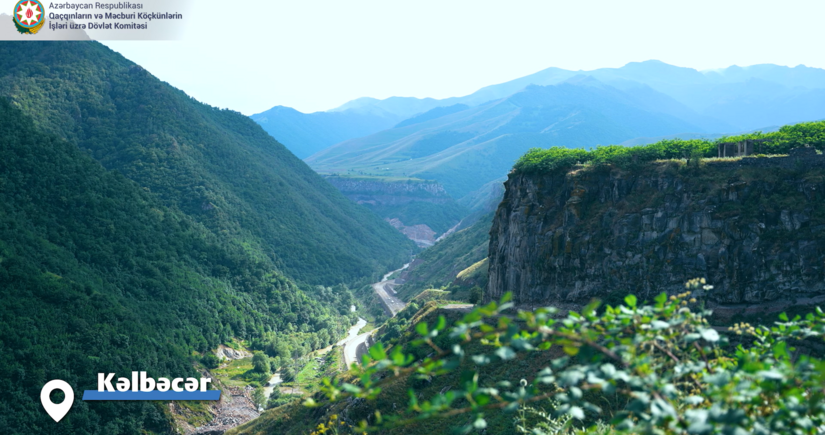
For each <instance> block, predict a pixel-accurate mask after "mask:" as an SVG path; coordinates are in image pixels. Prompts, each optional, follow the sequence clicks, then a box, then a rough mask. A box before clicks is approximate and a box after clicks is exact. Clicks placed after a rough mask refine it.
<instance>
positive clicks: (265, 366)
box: [252, 351, 272, 375]
mask: <svg viewBox="0 0 825 435" xmlns="http://www.w3.org/2000/svg"><path fill="white" fill-rule="evenodd" d="M252 366H253V367H254V368H255V371H256V372H258V373H263V374H265V375H268V374H270V373H272V369H271V367H270V366H269V357H268V356H266V354H265V353H263V352H261V351H255V352H254V354H253V355H252Z"/></svg>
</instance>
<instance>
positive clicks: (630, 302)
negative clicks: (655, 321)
mask: <svg viewBox="0 0 825 435" xmlns="http://www.w3.org/2000/svg"><path fill="white" fill-rule="evenodd" d="M624 303H625V304H627V306H628V307H630V308H636V296H634V295H627V296H625V297H624Z"/></svg>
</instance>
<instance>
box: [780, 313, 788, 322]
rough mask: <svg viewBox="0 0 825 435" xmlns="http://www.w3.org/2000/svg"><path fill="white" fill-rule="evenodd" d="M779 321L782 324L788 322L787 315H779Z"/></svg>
mask: <svg viewBox="0 0 825 435" xmlns="http://www.w3.org/2000/svg"><path fill="white" fill-rule="evenodd" d="M779 320H781V321H783V322H787V321H788V315H787V314H786V313H782V314H780V315H779Z"/></svg>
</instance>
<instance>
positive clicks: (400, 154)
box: [252, 60, 825, 202]
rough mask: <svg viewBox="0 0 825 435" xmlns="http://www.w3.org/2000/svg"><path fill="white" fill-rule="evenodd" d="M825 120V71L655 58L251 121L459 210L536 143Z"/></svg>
mask: <svg viewBox="0 0 825 435" xmlns="http://www.w3.org/2000/svg"><path fill="white" fill-rule="evenodd" d="M276 109H277V110H276ZM823 118H825V70H822V69H818V68H809V67H805V66H797V67H794V68H789V67H784V66H777V65H754V66H750V67H738V66H732V67H729V68H725V69H720V70H712V71H697V70H695V69H691V68H682V67H677V66H673V65H668V64H665V63H663V62H659V61H655V60H651V61H646V62H633V63H629V64H627V65H625V66H623V67H621V68H602V69H597V70H593V71H570V70H564V69H560V68H548V69H545V70H543V71H539V72H537V73H535V74H531V75H529V76H526V77H521V78H518V79H515V80H512V81H509V82H506V83H501V84H497V85H492V86H487V87H485V88H482V89H479V90H478V91H476V92H474V93H472V94H470V95H467V96H463V97H455V98H446V99H442V100H436V99H432V98H423V99H420V98H411V97H392V98H387V99H384V100H378V99H374V98H359V99H357V100H353V101H350V102H348V103H346V104H344V105H343V106H341V107H338V108H336V109H333V110H330V111H328V112H318V113H312V114H302V113H300V112H297V111H293V110H291V109H288V108H274V109H272V110H270V111H268V112H264V113H262V114H259V115H254V116H253V117H252V119H254V120H256V121H257V122H258V123H259V124H261V125H262V126H263V127H264V129H266V130H267V131H268V132H269V133H270V134H272V135H273V136H274V137H275V138H276V139H279V140H280V141H282V142H284V143H285V145H286V146H287V147H288V148H289V149H290V150H292V151H293V152H294V153H296V155H298V156H299V157H302V158H304V159H305V161H306V162H307V163H309V164H310V166H311V167H312V168H313V169H315V170H316V171H319V172H322V173H338V174H345V173H358V174H360V175H370V176H392V177H416V178H421V179H430V180H437V181H438V182H440V183H441V184H442V185H443V186H444V188H445V189H446V190H447V192H448V193H449V194H450V195H451V196H453V197H454V198H456V199H457V200H459V202H462V198H464V197H465V196H466V197H467V198H474V199H473V200H472V201H470V200H469V199H466V200H463V202H468V201H469V202H478V200H479V198H481V199H482V202H483V201H484V200H488V199H489V198H487V196H489V195H488V194H486V193H485V192H489V191H490V189H489V186H487V187H485V188H484V189H482V187H483V186H485V184H488V183H490V182H492V181H493V180H497V179H500V178H501V177H503V176H504V175H506V174H507V172H508V171H509V169H510V168H511V167H512V165H513V162H514V161H515V160H516V159H517V158H518V157H519V156H521V155H522V154H524V153H525V152H526V151H527V150H528V149H529V148H532V147H550V146H566V147H585V148H590V147H594V146H596V145H600V144H602V145H607V144H625V145H637V144H643V143H650V142H651V141H655V140H656V139H657V138H673V137H683V138H697V137H707V138H716V137H720V136H722V135H724V134H733V133H740V132H745V131H753V130H759V129H775V128H776V127H777V126H781V125H784V124H790V123H796V122H803V121H811V120H819V119H823ZM336 141H337V142H336ZM333 142H335V143H333ZM479 189H480V190H479Z"/></svg>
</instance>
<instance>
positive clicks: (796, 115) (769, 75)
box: [253, 60, 825, 155]
mask: <svg viewBox="0 0 825 435" xmlns="http://www.w3.org/2000/svg"><path fill="white" fill-rule="evenodd" d="M576 76H588V77H592V78H595V79H596V80H598V81H600V82H602V83H604V84H606V85H609V86H612V87H614V88H616V89H619V90H621V91H624V92H627V93H630V94H633V95H640V94H647V96H648V97H652V94H653V92H651V91H655V93H659V94H663V95H664V96H665V97H670V99H672V100H674V102H675V103H679V105H681V107H678V109H677V106H674V107H673V109H674V110H676V111H678V112H679V114H680V115H677V116H679V117H680V118H683V119H684V120H686V121H688V122H690V123H692V124H694V125H695V126H696V127H699V128H700V130H697V131H692V133H733V132H739V131H746V130H753V129H758V128H762V127H768V126H773V125H781V124H788V123H794V122H800V121H807V120H813V119H821V118H823V117H825V98H823V97H825V70H822V69H819V68H810V67H805V66H802V65H799V66H796V67H793V68H790V67H785V66H778V65H771V64H765V65H753V66H749V67H739V66H731V67H728V68H724V69H719V70H709V71H697V70H695V69H692V68H683V67H677V66H673V65H668V64H665V63H663V62H660V61H656V60H650V61H645V62H631V63H629V64H627V65H625V66H623V67H621V68H601V69H597V70H593V71H570V70H564V69H560V68H547V69H545V70H542V71H539V72H537V73H535V74H531V75H529V76H525V77H521V78H518V79H515V80H511V81H509V82H505V83H501V84H496V85H491V86H487V87H484V88H482V89H479V90H478V91H476V92H474V93H472V94H470V95H467V96H464V97H454V98H447V99H442V100H436V99H432V98H423V99H419V98H412V97H391V98H387V99H384V100H377V99H374V98H359V99H357V100H353V101H350V102H348V103H346V104H344V105H342V106H341V107H338V108H336V109H332V110H330V111H328V112H318V113H339V114H343V113H349V114H351V115H354V114H359V115H360V116H361V117H363V121H360V122H361V123H362V125H364V126H369V125H370V124H371V123H372V127H369V128H366V129H364V130H369V129H375V128H381V126H380V125H376V124H375V123H374V121H373V120H374V119H375V117H381V118H383V119H390V118H395V119H396V121H395V122H400V121H401V120H403V119H406V118H409V117H412V116H414V115H417V114H420V113H423V112H426V111H428V110H430V109H433V108H435V107H445V106H452V105H455V104H465V105H467V106H470V107H472V106H478V105H481V104H484V103H486V102H488V101H491V100H497V99H501V98H505V97H508V96H510V95H513V94H515V93H516V92H519V91H521V90H523V89H524V88H526V87H527V86H529V85H540V86H548V85H557V84H560V83H562V82H565V81H568V80H570V79H571V78H573V77H576ZM660 98H661V96H660ZM670 104H672V103H670ZM266 113H268V112H264V114H266ZM299 113H300V112H299ZM264 114H259V115H253V119H256V118H258V117H260V116H261V115H264ZM673 114H674V115H675V113H673ZM302 115H303V116H305V117H311V116H313V115H316V116H315V117H317V114H302ZM266 118H267V122H268V123H271V125H272V127H269V126H267V125H266V123H265V122H260V121H259V123H261V124H262V125H263V126H264V128H265V129H266V130H267V131H269V132H270V134H272V135H273V136H275V137H276V138H278V137H279V136H281V137H284V138H290V139H291V141H292V143H290V141H287V140H284V142H285V143H286V146H287V147H288V148H289V149H290V150H292V151H293V152H295V153H296V154H297V155H303V154H307V153H308V152H309V151H315V152H317V151H316V150H317V147H314V146H309V147H308V149H307V150H304V149H303V147H304V146H305V145H304V142H305V141H306V140H307V138H305V137H300V136H299V135H296V134H295V133H294V132H293V131H291V129H292V128H293V127H290V125H289V124H288V123H287V122H282V123H279V121H277V119H273V117H271V116H267V117H266ZM351 122H359V121H356V120H354V119H353V120H351ZM347 128H348V129H350V130H353V129H354V128H355V127H354V126H353V125H350V126H348V127H347ZM359 128H360V126H359ZM364 130H359V133H360V132H361V131H364ZM376 131H378V130H376ZM374 132H375V131H374ZM676 133H689V132H687V131H686V132H676ZM353 134H357V133H353ZM345 136H348V134H339V135H337V136H336V137H345ZM349 136H350V137H347V139H352V138H355V137H359V136H353V135H349ZM310 142H312V141H310Z"/></svg>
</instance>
